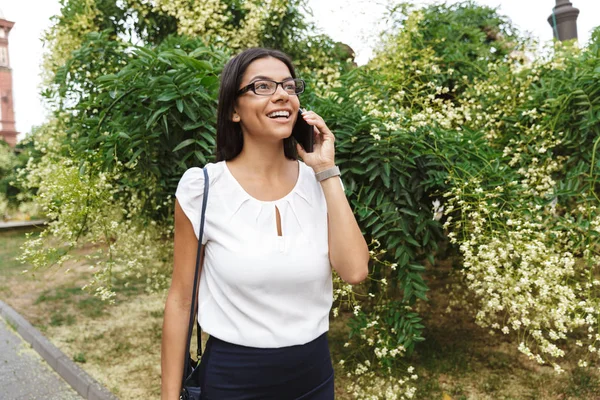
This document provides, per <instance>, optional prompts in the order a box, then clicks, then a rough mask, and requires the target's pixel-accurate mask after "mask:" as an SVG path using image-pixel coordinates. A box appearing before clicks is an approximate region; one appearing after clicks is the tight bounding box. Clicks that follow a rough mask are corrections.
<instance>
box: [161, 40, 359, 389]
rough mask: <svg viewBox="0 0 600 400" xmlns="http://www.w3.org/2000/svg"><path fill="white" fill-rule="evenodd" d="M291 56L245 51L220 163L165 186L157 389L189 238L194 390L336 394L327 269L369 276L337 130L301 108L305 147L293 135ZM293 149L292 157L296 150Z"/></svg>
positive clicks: (174, 384) (222, 127) (230, 87)
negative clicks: (169, 199)
mask: <svg viewBox="0 0 600 400" xmlns="http://www.w3.org/2000/svg"><path fill="white" fill-rule="evenodd" d="M303 90H304V83H303V82H302V81H301V80H298V79H296V76H295V71H294V67H293V65H292V63H291V61H290V60H289V58H288V57H287V56H286V55H285V54H283V53H281V52H279V51H275V50H268V49H261V48H254V49H249V50H246V51H244V52H242V53H240V54H239V55H237V56H236V57H234V58H233V59H231V60H230V61H229V62H228V63H227V65H226V66H225V68H224V70H223V73H222V75H221V87H220V93H219V110H218V117H217V161H218V162H217V163H215V164H208V165H206V168H207V171H208V174H209V179H210V182H209V188H210V191H209V194H208V199H203V189H204V176H203V172H202V170H201V169H200V168H191V169H189V170H188V171H186V172H185V174H184V175H183V177H182V178H181V181H180V182H179V186H178V188H177V192H176V199H177V200H176V203H175V245H174V246H175V253H174V269H173V277H172V283H171V288H170V290H169V294H168V297H167V301H166V305H165V316H164V324H163V336H162V363H161V365H162V399H163V400H167V399H178V396H179V390H180V385H181V378H182V373H183V372H182V366H183V360H184V353H185V341H186V335H187V326H188V320H187V319H188V315H189V310H190V306H191V304H192V299H191V297H192V286H193V283H192V282H193V276H194V269H195V258H196V251H197V241H198V231H199V224H200V210H201V207H202V203H203V201H205V200H207V201H208V202H207V211H206V223H205V228H204V235H203V238H202V264H201V266H202V269H201V275H200V285H199V295H198V304H199V307H198V318H199V322H200V325H201V326H202V329H203V330H204V331H205V332H206V333H208V334H209V335H210V338H209V339H208V342H207V345H206V349H205V351H204V355H203V357H202V361H201V365H200V368H201V371H202V375H203V385H204V387H203V388H202V394H203V398H206V399H211V400H230V399H231V400H233V399H260V400H268V399H277V400H285V399H305V400H308V399H311V400H330V399H333V397H334V395H333V369H332V365H331V360H330V357H329V349H328V345H327V336H326V334H327V331H328V328H329V312H330V309H331V304H332V283H331V268H333V269H335V270H336V272H337V273H338V274H339V275H340V276H341V278H342V279H344V280H345V281H346V282H348V283H351V284H356V283H359V282H361V281H362V280H363V279H365V277H366V276H367V265H368V260H369V253H368V247H367V244H366V242H365V240H364V238H363V236H362V234H361V231H360V229H359V227H358V225H357V223H356V220H355V218H354V215H353V214H352V210H351V209H350V206H349V204H348V201H347V199H346V196H345V194H344V191H343V187H342V184H341V181H340V177H339V172H338V171H339V170H337V169H336V167H335V162H334V155H335V153H334V140H335V139H334V136H333V134H332V133H331V131H330V130H329V128H327V125H326V124H325V122H324V121H323V119H322V118H321V117H320V116H319V115H317V114H316V113H314V112H312V111H308V112H304V113H303V114H302V116H301V117H298V118H304V120H305V121H306V122H307V123H308V124H310V125H312V126H314V130H315V146H314V151H313V152H311V153H307V152H305V151H304V149H303V148H302V147H301V146H300V145H297V147H296V144H295V142H294V139H292V138H291V137H290V135H291V133H292V128H293V126H294V123H295V121H296V118H297V116H298V110H299V107H300V102H299V99H298V95H299V94H301V93H302V91H303ZM298 155H300V157H302V160H303V162H300V161H298V160H297V156H298Z"/></svg>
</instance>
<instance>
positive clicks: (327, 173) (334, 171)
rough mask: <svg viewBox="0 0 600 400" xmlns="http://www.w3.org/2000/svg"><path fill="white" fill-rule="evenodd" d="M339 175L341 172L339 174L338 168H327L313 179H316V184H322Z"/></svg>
mask: <svg viewBox="0 0 600 400" xmlns="http://www.w3.org/2000/svg"><path fill="white" fill-rule="evenodd" d="M339 175H341V172H340V169H339V167H338V166H337V165H336V166H334V167H331V168H328V169H326V170H324V171H321V172H317V173H316V174H315V177H316V178H317V181H318V182H322V181H324V180H325V179H329V178H331V177H334V176H339Z"/></svg>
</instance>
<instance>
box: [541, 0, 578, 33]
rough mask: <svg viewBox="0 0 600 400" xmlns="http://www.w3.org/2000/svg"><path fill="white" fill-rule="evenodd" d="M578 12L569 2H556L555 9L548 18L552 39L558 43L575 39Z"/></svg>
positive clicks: (563, 0)
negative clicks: (552, 33)
mask: <svg viewBox="0 0 600 400" xmlns="http://www.w3.org/2000/svg"><path fill="white" fill-rule="evenodd" d="M578 15H579V10H578V9H577V8H575V7H573V4H571V2H570V1H569V0H556V7H554V9H553V10H552V14H550V16H549V17H548V23H549V24H550V26H551V27H552V30H553V31H554V38H555V39H557V40H560V41H564V40H571V39H577V16H578Z"/></svg>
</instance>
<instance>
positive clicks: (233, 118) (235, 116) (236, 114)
mask: <svg viewBox="0 0 600 400" xmlns="http://www.w3.org/2000/svg"><path fill="white" fill-rule="evenodd" d="M231 120H232V121H233V122H240V116H239V114H238V113H237V112H235V111H234V112H233V115H232V116H231Z"/></svg>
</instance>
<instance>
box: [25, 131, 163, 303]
mask: <svg viewBox="0 0 600 400" xmlns="http://www.w3.org/2000/svg"><path fill="white" fill-rule="evenodd" d="M63 132H64V127H63V126H62V125H61V124H60V123H59V122H58V121H57V120H53V121H51V122H50V123H48V124H47V125H46V126H44V128H43V130H42V131H40V132H38V134H37V136H36V139H37V140H36V143H35V145H36V149H37V150H39V151H40V152H42V153H44V154H45V156H44V157H42V158H41V160H40V162H39V163H37V164H33V163H31V162H30V163H29V165H28V174H27V175H25V177H24V178H23V179H24V180H23V183H24V184H25V186H26V187H29V188H34V189H37V197H36V202H37V204H38V205H39V206H40V207H41V210H42V212H43V213H44V214H45V215H46V217H47V218H48V220H49V224H48V227H47V229H45V230H44V231H42V232H41V233H40V235H39V236H38V237H33V236H31V237H30V240H28V241H27V242H26V243H25V244H24V246H23V248H22V253H21V256H20V260H21V261H22V262H24V263H27V264H29V265H30V266H31V267H32V268H33V269H34V270H36V269H40V268H47V267H48V266H49V264H55V265H62V264H64V263H66V262H67V261H71V260H73V261H75V260H78V261H84V262H86V263H87V264H88V265H90V269H91V270H92V271H93V272H94V278H93V279H92V281H91V282H90V284H88V285H87V288H89V289H90V290H93V291H95V292H96V294H98V295H99V296H100V297H101V298H103V299H105V300H110V299H111V298H112V297H113V296H114V293H113V292H112V291H111V289H110V288H111V285H112V280H113V278H114V277H115V275H116V274H123V275H125V276H127V275H131V274H134V275H136V277H137V278H142V276H144V277H147V282H146V287H147V289H148V290H158V289H160V288H163V287H164V285H165V282H166V279H167V277H168V275H167V271H166V270H165V263H164V260H165V257H167V258H169V257H170V252H171V250H170V246H169V245H168V243H166V242H165V241H164V240H161V238H164V237H169V236H170V235H171V231H172V227H159V226H157V224H155V223H150V224H148V225H145V224H143V223H142V222H140V218H135V217H136V215H137V214H138V213H139V212H140V210H141V207H142V204H143V199H140V198H139V196H138V195H137V194H135V193H132V194H131V195H130V196H127V204H125V203H124V201H125V200H117V199H118V198H120V199H124V198H125V197H124V196H120V197H116V196H115V195H116V194H117V193H118V192H119V191H120V190H122V188H119V187H118V186H117V185H115V182H116V181H117V179H118V178H119V170H116V171H115V172H113V173H106V172H98V171H96V170H94V168H93V166H92V165H91V164H90V163H84V164H83V165H82V166H80V165H78V164H76V163H75V162H73V160H72V159H70V158H67V157H65V156H62V155H61V151H60V146H61V145H60V143H64V141H63V140H62V139H63V135H64V133H63ZM30 161H32V160H30ZM118 165H120V168H124V166H122V164H118ZM167 203H168V202H167ZM168 205H169V204H164V205H163V206H168ZM126 210H127V211H126ZM90 244H91V245H94V249H95V251H94V252H91V253H90V252H89V251H86V246H87V245H90ZM74 250H77V251H74Z"/></svg>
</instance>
